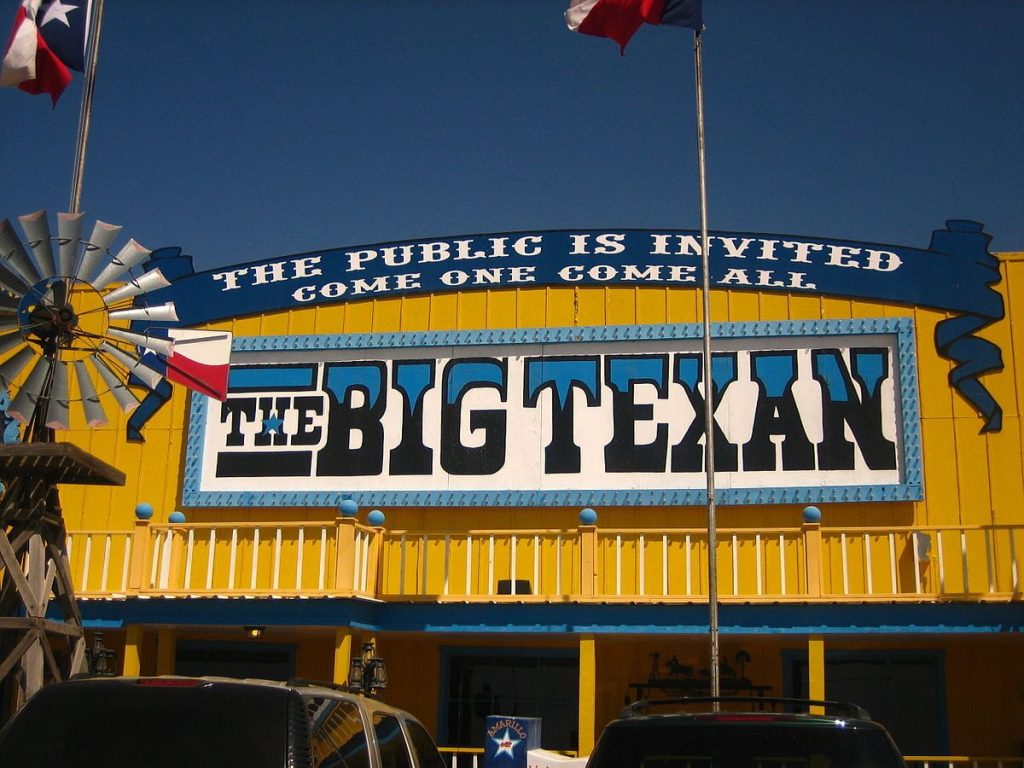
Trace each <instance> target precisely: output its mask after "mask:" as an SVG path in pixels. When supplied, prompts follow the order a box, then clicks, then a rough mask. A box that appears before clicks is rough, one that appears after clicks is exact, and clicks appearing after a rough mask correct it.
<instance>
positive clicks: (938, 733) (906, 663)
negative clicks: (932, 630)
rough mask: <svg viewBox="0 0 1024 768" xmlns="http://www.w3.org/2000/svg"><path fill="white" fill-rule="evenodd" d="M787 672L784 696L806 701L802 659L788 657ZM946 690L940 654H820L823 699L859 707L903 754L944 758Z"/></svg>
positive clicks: (801, 655)
mask: <svg viewBox="0 0 1024 768" xmlns="http://www.w3.org/2000/svg"><path fill="white" fill-rule="evenodd" d="M787 672H789V676H790V680H789V681H788V682H787V685H786V689H787V691H792V695H794V696H807V654H805V653H795V654H792V655H791V656H790V662H789V668H788V669H787ZM945 690H946V681H945V673H944V661H943V657H942V653H941V652H936V651H916V650H899V649H891V650H877V651H875V650H856V651H844V650H838V649H837V650H834V651H829V650H826V652H825V698H827V699H832V700H834V701H852V702H854V703H856V704H859V705H860V706H862V707H864V709H866V710H867V711H868V712H869V713H870V714H871V717H872V718H874V719H875V720H877V721H878V722H880V723H881V724H882V725H884V726H885V727H886V728H887V729H888V731H889V733H890V734H892V737H893V739H894V740H895V741H896V744H897V745H898V746H899V748H900V751H901V752H903V754H905V755H945V754H948V753H949V737H948V731H947V729H946V697H945Z"/></svg>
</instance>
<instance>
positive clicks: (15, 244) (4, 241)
mask: <svg viewBox="0 0 1024 768" xmlns="http://www.w3.org/2000/svg"><path fill="white" fill-rule="evenodd" d="M0 259H2V260H3V262H4V264H5V266H6V267H7V268H8V270H10V271H11V272H13V273H14V274H15V275H16V276H17V277H18V278H19V279H20V280H21V281H22V282H23V283H24V285H25V289H26V290H27V289H28V288H29V287H30V286H32V285H35V284H36V283H38V282H39V272H38V270H36V266H35V264H33V263H32V260H31V259H30V258H29V257H28V254H27V253H25V249H24V248H22V247H21V241H20V240H19V239H18V236H17V235H16V234H15V232H14V227H12V226H11V222H9V221H8V220H7V219H4V220H3V221H0Z"/></svg>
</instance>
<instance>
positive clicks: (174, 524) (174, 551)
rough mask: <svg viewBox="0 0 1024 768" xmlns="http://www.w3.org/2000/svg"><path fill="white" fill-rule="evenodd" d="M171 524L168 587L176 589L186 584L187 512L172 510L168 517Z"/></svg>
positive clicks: (169, 530) (169, 529) (169, 532)
mask: <svg viewBox="0 0 1024 768" xmlns="http://www.w3.org/2000/svg"><path fill="white" fill-rule="evenodd" d="M167 520H168V522H169V523H170V526H169V527H168V529H167V532H168V534H169V535H170V537H171V559H170V563H168V568H167V588H168V589H171V590H174V589H178V588H181V587H184V585H185V574H184V566H183V563H184V561H185V528H184V527H183V525H184V523H185V514H184V513H183V512H171V514H170V515H168V517H167Z"/></svg>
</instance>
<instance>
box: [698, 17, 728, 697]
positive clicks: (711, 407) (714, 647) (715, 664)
mask: <svg viewBox="0 0 1024 768" xmlns="http://www.w3.org/2000/svg"><path fill="white" fill-rule="evenodd" d="M701 32H702V30H700V29H697V30H694V33H693V58H694V73H695V76H696V79H697V89H696V90H697V166H698V178H699V182H700V254H701V271H702V273H703V282H702V286H701V294H702V298H703V302H704V318H703V321H704V472H705V474H706V475H707V496H708V505H707V509H708V639H709V651H710V653H709V656H710V662H709V669H708V671H709V672H710V675H711V695H712V696H719V695H720V693H721V679H720V671H721V670H720V665H719V661H718V554H717V549H718V531H717V528H718V524H717V521H716V519H715V518H716V513H715V402H714V391H715V388H714V383H713V380H712V366H711V269H710V264H711V259H710V254H709V253H708V251H709V247H708V195H707V176H706V153H705V148H704V66H703V64H704V62H703V57H702V55H701ZM716 709H717V707H716Z"/></svg>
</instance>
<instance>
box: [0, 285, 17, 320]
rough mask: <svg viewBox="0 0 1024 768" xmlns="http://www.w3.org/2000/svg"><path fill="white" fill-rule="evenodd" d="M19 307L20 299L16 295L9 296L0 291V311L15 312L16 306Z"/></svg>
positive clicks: (5, 312) (4, 312)
mask: <svg viewBox="0 0 1024 768" xmlns="http://www.w3.org/2000/svg"><path fill="white" fill-rule="evenodd" d="M19 307H21V299H20V298H18V297H17V296H11V295H10V294H9V293H7V292H5V291H0V313H3V314H5V315H7V314H16V313H17V312H18V308H19Z"/></svg>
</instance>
